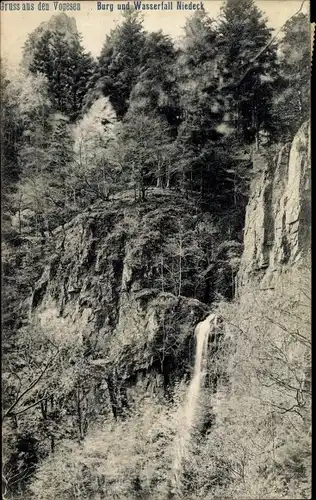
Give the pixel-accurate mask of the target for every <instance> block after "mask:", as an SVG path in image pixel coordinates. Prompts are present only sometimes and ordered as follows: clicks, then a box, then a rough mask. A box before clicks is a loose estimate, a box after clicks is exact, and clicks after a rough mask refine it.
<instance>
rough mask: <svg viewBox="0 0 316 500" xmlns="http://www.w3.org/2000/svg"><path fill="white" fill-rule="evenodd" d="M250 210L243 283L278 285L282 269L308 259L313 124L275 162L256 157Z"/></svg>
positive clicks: (266, 156)
mask: <svg viewBox="0 0 316 500" xmlns="http://www.w3.org/2000/svg"><path fill="white" fill-rule="evenodd" d="M253 168H254V178H253V180H252V184H251V187H250V197H249V202H248V206H247V209H246V217H245V229H244V250H243V255H242V259H241V265H240V269H239V285H240V286H243V285H245V284H247V282H249V281H253V280H255V281H259V282H260V283H261V286H262V287H269V286H273V283H274V281H275V278H276V277H277V275H278V273H280V272H282V270H284V269H286V268H289V267H290V266H293V265H295V264H296V263H297V262H298V261H299V260H300V259H301V258H302V257H304V256H306V255H308V252H309V249H310V232H311V165H310V126H309V122H306V123H304V124H303V125H302V126H301V128H300V129H299V131H298V132H297V134H296V136H295V137H294V140H293V142H292V144H286V145H284V146H283V147H282V148H281V149H280V150H279V152H278V153H277V154H276V156H274V157H273V158H271V157H269V155H268V154H267V153H266V154H260V153H256V154H255V155H254V160H253Z"/></svg>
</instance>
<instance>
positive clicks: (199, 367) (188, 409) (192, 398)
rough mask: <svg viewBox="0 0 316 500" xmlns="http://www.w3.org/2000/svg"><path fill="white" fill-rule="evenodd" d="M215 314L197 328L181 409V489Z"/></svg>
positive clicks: (177, 464)
mask: <svg viewBox="0 0 316 500" xmlns="http://www.w3.org/2000/svg"><path fill="white" fill-rule="evenodd" d="M216 323H217V321H216V316H215V314H209V315H208V316H207V318H206V319H205V320H204V321H201V322H200V323H199V324H198V325H197V327H196V328H195V332H194V333H195V337H196V352H195V363H194V373H193V378H192V380H191V382H190V385H189V387H188V392H187V397H186V400H185V403H184V406H183V408H182V409H181V415H180V417H181V420H180V422H179V429H178V435H177V441H176V443H175V460H174V464H173V472H174V480H175V486H176V489H177V490H178V492H179V490H180V484H181V474H182V469H183V461H184V459H185V456H186V452H187V450H188V447H189V442H190V437H191V432H192V430H193V428H194V422H195V420H196V417H197V414H196V413H197V407H198V403H199V396H200V392H201V388H202V382H203V378H204V376H205V371H204V368H205V362H206V359H207V349H208V339H209V335H210V333H211V331H212V330H213V329H214V328H215V327H216Z"/></svg>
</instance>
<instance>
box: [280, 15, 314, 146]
mask: <svg viewBox="0 0 316 500" xmlns="http://www.w3.org/2000/svg"><path fill="white" fill-rule="evenodd" d="M280 51H281V56H280V76H281V79H280V82H279V88H278V89H276V90H277V91H276V93H275V97H274V106H273V112H274V116H275V122H276V123H277V124H278V137H279V139H283V140H291V139H292V138H293V136H294V134H295V133H296V132H297V130H298V129H299V127H300V126H301V125H302V123H303V122H304V121H305V120H307V119H308V118H309V113H310V111H309V110H310V77H311V50H310V29H309V19H308V16H307V15H306V14H303V13H300V14H298V15H297V16H295V17H293V18H292V19H291V20H290V21H289V22H287V23H286V25H285V27H284V36H283V38H282V40H281V43H280ZM289 103H290V105H289Z"/></svg>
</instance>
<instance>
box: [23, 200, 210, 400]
mask: <svg viewBox="0 0 316 500" xmlns="http://www.w3.org/2000/svg"><path fill="white" fill-rule="evenodd" d="M161 204H162V205H163V206H162V205H161ZM193 210H194V212H193ZM202 227H203V228H204V230H205V231H206V232H210V233H213V232H214V228H213V226H212V223H211V220H210V219H209V218H208V217H207V216H205V214H203V212H199V211H198V210H196V207H195V208H194V207H193V204H192V206H191V203H190V202H189V201H186V202H184V201H183V199H182V198H181V196H178V198H177V196H176V195H169V196H166V197H165V198H164V197H163V199H161V198H160V197H155V196H153V197H152V198H151V199H150V200H148V202H145V203H143V204H142V205H139V204H135V203H134V202H133V201H131V200H130V201H128V200H125V201H122V200H120V201H112V202H110V203H105V204H101V205H100V206H99V207H94V208H93V209H92V210H91V211H90V212H85V213H84V214H82V215H80V216H78V217H76V218H75V219H73V220H72V221H71V222H70V223H69V224H67V225H66V226H65V227H64V228H62V229H61V228H59V229H57V230H56V231H55V233H54V238H55V243H56V244H55V253H54V254H53V255H51V257H50V262H49V264H48V265H47V267H46V269H45V271H44V273H43V275H42V277H41V279H40V280H39V281H38V282H37V284H36V286H35V288H34V291H33V295H32V298H31V302H30V318H29V319H30V321H31V323H32V324H33V325H36V326H37V327H39V328H42V329H43V330H45V331H48V330H50V331H54V336H55V340H56V339H57V341H58V342H63V339H66V338H75V339H76V342H77V343H80V344H81V345H82V346H83V349H84V353H85V357H86V359H89V360H90V363H91V365H94V366H99V367H102V370H103V375H104V377H105V378H107V379H108V380H110V379H113V380H114V379H115V380H116V382H115V381H113V384H116V386H118V385H123V386H124V391H125V389H126V387H128V386H129V385H131V384H136V385H137V384H138V383H140V384H145V385H146V387H147V386H150V387H151V388H152V390H158V391H163V392H164V391H165V390H168V387H169V386H170V385H171V386H172V385H173V383H174V382H175V380H176V379H177V378H179V377H183V375H185V373H188V372H189V371H190V366H191V361H192V359H191V358H192V357H193V351H194V346H193V344H194V338H193V332H194V327H195V325H196V324H197V323H198V322H199V321H200V320H201V319H202V318H204V317H205V315H206V314H207V312H208V311H209V308H208V306H207V305H206V304H205V303H204V302H203V298H205V299H207V288H208V285H207V283H206V282H205V281H203V282H202V284H201V285H200V287H199V286H198V273H199V271H200V266H201V265H202V264H201V262H202V261H203V259H206V258H207V252H208V249H207V246H205V247H203V245H204V242H203V240H204V238H203V237H202V235H203V232H202V233H201V230H202V229H201V228H202ZM166 228H168V231H166V230H165V229H166ZM199 232H200V233H199ZM199 234H200V236H199ZM192 245H193V247H192ZM182 252H183V253H182ZM180 259H181V261H180ZM171 268H172V272H171V273H169V269H171ZM189 274H190V275H193V276H194V275H195V280H194V281H193V282H192V283H191V282H190V281H189V280H188V275H189ZM190 353H191V354H190ZM145 378H146V380H145ZM117 380H119V381H121V382H122V383H120V384H118V383H117ZM123 381H124V383H123ZM109 384H110V385H111V381H110V382H109ZM113 397H114V396H113Z"/></svg>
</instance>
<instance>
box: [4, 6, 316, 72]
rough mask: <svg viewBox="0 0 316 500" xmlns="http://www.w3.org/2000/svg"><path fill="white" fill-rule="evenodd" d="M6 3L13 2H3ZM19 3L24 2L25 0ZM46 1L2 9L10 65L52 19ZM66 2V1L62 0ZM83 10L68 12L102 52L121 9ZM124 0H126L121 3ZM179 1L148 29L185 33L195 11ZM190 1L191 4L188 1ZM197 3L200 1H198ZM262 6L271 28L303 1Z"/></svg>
mask: <svg viewBox="0 0 316 500" xmlns="http://www.w3.org/2000/svg"><path fill="white" fill-rule="evenodd" d="M2 3H3V4H5V3H9V2H4V1H2ZM15 3H17V2H15ZM19 3H21V4H22V3H23V2H22V1H21V2H19ZM39 3H42V2H38V1H34V2H33V4H34V8H35V10H34V11H30V12H23V11H21V10H20V11H14V12H12V11H1V13H0V27H1V57H3V58H5V59H6V60H7V61H8V63H9V65H10V66H12V67H13V66H16V65H17V64H18V63H19V62H20V60H21V55H22V46H23V44H24V42H25V40H26V38H27V36H28V34H29V33H30V32H32V31H33V30H34V29H35V28H36V27H37V26H38V25H39V24H40V23H41V22H43V21H46V20H48V19H49V18H50V17H51V16H52V15H53V14H56V13H58V12H59V11H58V10H57V11H55V9H54V2H53V1H49V2H45V3H49V8H50V10H49V11H48V12H42V11H39V10H38V4H39ZM59 3H60V4H61V3H64V2H59ZM78 3H80V6H81V10H80V11H74V12H67V14H68V15H70V16H71V17H74V18H75V19H76V22H77V27H78V30H79V32H81V33H82V35H83V43H84V45H85V47H86V49H87V50H89V51H91V53H92V55H93V56H97V55H99V53H100V49H101V46H102V44H103V42H104V39H105V35H106V34H107V33H109V31H110V30H111V29H112V28H113V27H115V24H116V23H117V22H119V20H120V18H121V13H120V12H119V11H117V9H116V5H114V11H113V12H109V11H98V10H97V2H96V1H93V0H81V1H80V2H78ZM102 3H103V4H110V3H112V4H117V3H118V0H114V1H112V2H110V1H103V2H102ZM119 3H122V2H119ZM131 3H133V2H131ZM143 3H160V1H158V0H147V1H143ZM176 3H177V2H176V1H175V0H173V10H172V11H170V10H166V11H150V12H146V13H145V14H144V26H145V28H146V29H148V30H157V29H160V28H161V29H163V31H164V32H165V33H167V34H170V35H171V36H172V37H174V38H177V37H179V36H180V35H181V32H182V27H183V25H184V23H185V19H186V17H187V16H189V15H191V14H192V11H191V12H190V11H177V10H176ZM186 3H189V1H187V2H186ZM195 3H197V2H195ZM203 3H204V7H205V10H206V11H207V12H208V13H209V14H210V15H211V16H214V17H216V16H217V15H218V13H219V9H220V6H221V5H222V3H223V2H222V1H219V0H204V2H203ZM256 3H257V5H258V7H259V8H260V9H261V10H262V11H263V12H265V14H266V17H267V19H268V24H269V26H270V27H271V28H274V29H278V28H280V27H281V26H282V25H283V24H284V22H285V21H286V20H287V19H288V18H289V17H290V16H291V15H293V14H294V13H295V12H296V11H297V10H298V9H299V8H300V5H301V3H302V1H301V0H299V1H297V0H260V1H257V2H256ZM303 11H304V12H308V2H307V1H306V2H305V4H304V7H303Z"/></svg>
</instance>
